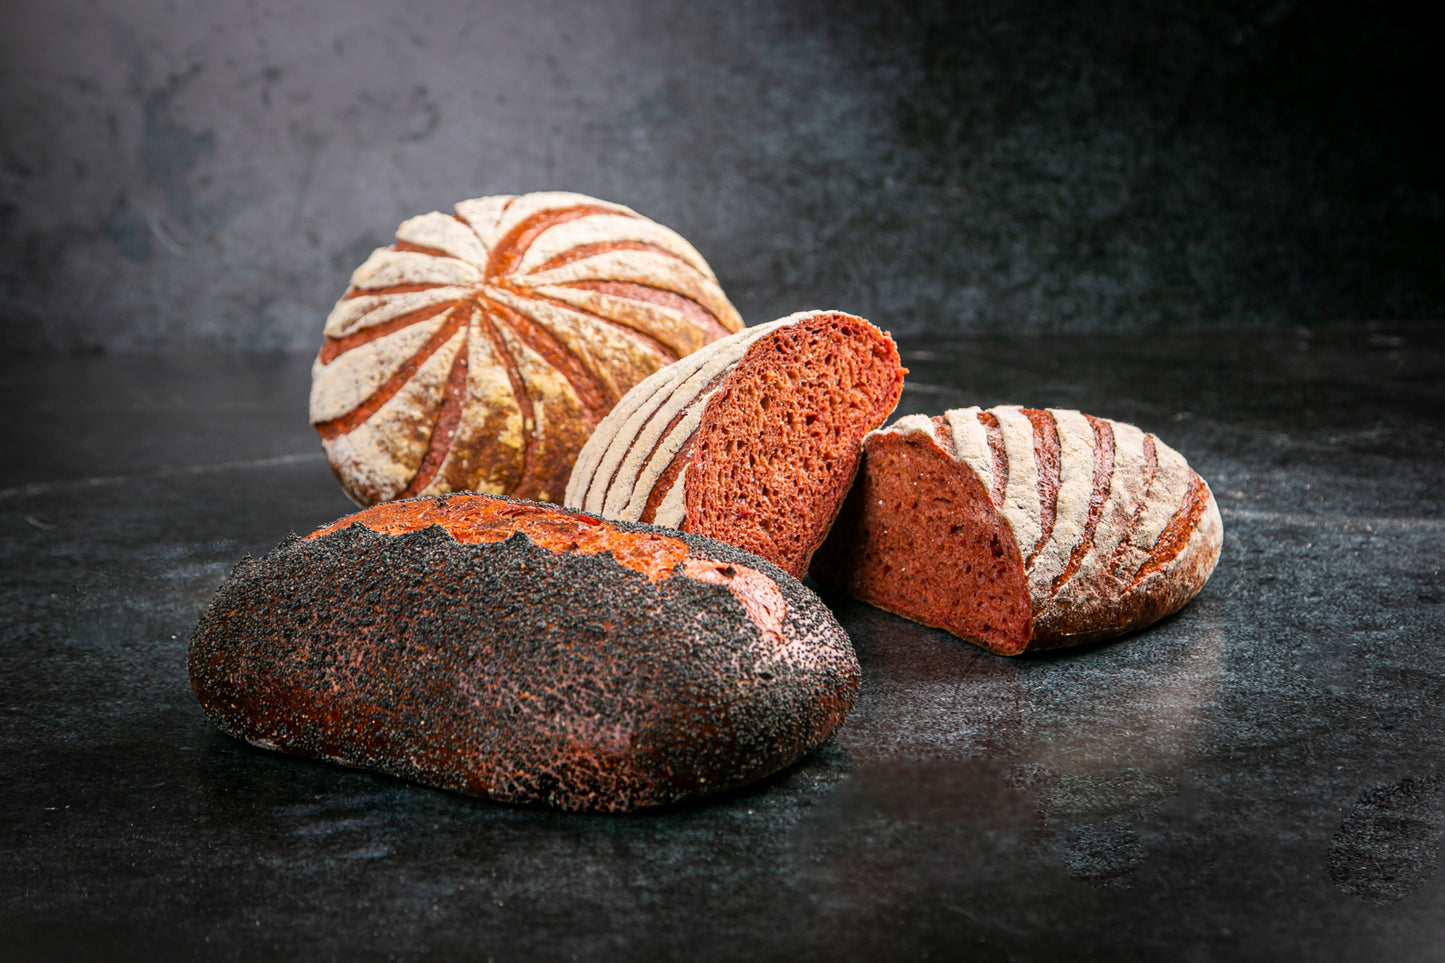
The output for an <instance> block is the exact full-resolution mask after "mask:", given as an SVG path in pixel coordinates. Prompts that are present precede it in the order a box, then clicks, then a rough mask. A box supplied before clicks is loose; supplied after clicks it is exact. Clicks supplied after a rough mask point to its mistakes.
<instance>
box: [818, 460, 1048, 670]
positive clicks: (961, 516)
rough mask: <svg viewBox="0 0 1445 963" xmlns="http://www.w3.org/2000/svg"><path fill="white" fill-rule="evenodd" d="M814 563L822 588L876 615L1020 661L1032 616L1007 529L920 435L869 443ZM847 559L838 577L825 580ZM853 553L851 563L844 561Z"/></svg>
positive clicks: (963, 475)
mask: <svg viewBox="0 0 1445 963" xmlns="http://www.w3.org/2000/svg"><path fill="white" fill-rule="evenodd" d="M867 462H868V464H867V470H866V471H864V472H863V473H862V476H861V479H860V481H859V483H858V484H857V485H856V486H854V488H853V491H852V492H851V493H850V495H849V496H848V501H847V503H846V504H845V505H844V508H843V511H842V513H841V514H840V515H839V517H838V524H837V525H836V526H835V528H834V531H833V535H832V539H833V540H834V541H833V542H832V543H831V544H830V545H829V547H828V548H827V549H824V552H823V554H821V555H820V556H819V559H820V561H819V565H820V566H822V567H825V569H828V570H824V571H820V572H819V574H820V575H821V576H823V577H824V579H825V580H828V581H833V582H835V583H836V580H837V579H838V578H839V577H842V578H844V579H845V582H844V584H843V585H842V586H841V587H843V588H845V589H846V590H848V591H849V592H852V593H855V594H861V595H863V596H864V597H866V598H867V599H868V600H869V601H870V602H872V603H873V604H874V605H876V606H878V607H879V608H882V609H885V610H887V611H890V612H896V613H897V614H899V615H903V616H906V617H908V618H910V619H913V620H914V621H919V622H923V623H924V624H925V625H934V626H937V627H939V628H943V629H947V630H948V631H950V632H954V633H956V634H960V635H966V636H968V637H970V638H976V639H979V640H981V641H983V642H984V643H985V644H986V645H987V646H988V647H989V648H991V649H993V650H994V651H997V652H1003V653H1005V654H1012V653H1014V652H1018V651H1022V649H1023V647H1024V645H1025V644H1026V643H1027V641H1028V638H1029V632H1030V628H1031V620H1032V613H1031V609H1030V605H1029V594H1028V584H1027V582H1026V580H1025V576H1024V572H1023V565H1022V563H1021V561H1020V558H1019V550H1018V545H1017V543H1016V541H1015V540H1014V538H1013V534H1012V532H1011V531H1010V530H1009V528H1008V522H1007V521H1005V520H1004V518H1003V516H1002V515H1000V514H999V512H998V509H997V508H996V507H995V506H994V504H993V502H992V501H991V500H990V499H989V497H988V493H987V492H986V491H984V488H983V485H982V484H981V483H980V482H979V480H978V478H977V477H976V476H974V475H973V473H972V472H970V471H968V470H966V469H964V468H962V467H961V466H959V465H958V463H957V462H955V461H954V460H953V459H951V458H950V457H949V456H948V455H947V454H945V453H944V452H943V451H942V450H941V449H940V448H939V447H938V446H937V445H935V444H934V443H932V442H931V441H929V440H927V439H926V438H924V437H923V436H921V435H892V434H890V435H882V436H877V435H875V436H874V437H873V439H872V440H871V441H870V443H869V446H868V454H867ZM839 553H842V554H844V555H847V556H848V558H847V559H846V561H847V565H846V566H845V567H844V569H843V571H844V572H846V574H841V573H840V572H838V571H832V570H831V569H832V568H833V567H834V566H833V563H834V562H835V561H837V560H838V559H837V558H836V557H837V556H838V555H839ZM853 553H856V558H854V557H852V556H853Z"/></svg>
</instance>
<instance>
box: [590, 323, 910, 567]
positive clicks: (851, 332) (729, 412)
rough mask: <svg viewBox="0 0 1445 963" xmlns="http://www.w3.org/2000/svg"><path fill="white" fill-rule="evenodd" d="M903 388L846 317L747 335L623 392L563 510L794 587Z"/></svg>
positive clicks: (882, 345)
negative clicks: (713, 548) (681, 545)
mask: <svg viewBox="0 0 1445 963" xmlns="http://www.w3.org/2000/svg"><path fill="white" fill-rule="evenodd" d="M903 374H904V371H903V369H902V368H901V367H900V366H899V364H898V350H897V348H896V347H895V345H894V344H893V340H892V339H891V338H890V337H889V336H888V335H887V334H885V333H883V332H881V331H879V330H878V329H877V328H875V327H874V326H873V325H871V324H869V323H868V322H867V321H864V320H863V319H862V318H857V317H854V316H852V315H849V314H842V313H840V312H836V311H805V312H800V313H798V314H793V315H789V316H788V317H786V318H781V319H779V320H777V321H774V322H771V323H769V324H763V325H758V326H757V327H753V328H748V329H747V330H746V331H742V332H740V333H738V334H735V335H732V336H731V337H728V338H723V339H721V340H719V341H716V342H714V343H712V344H710V345H708V346H707V347H705V348H703V349H701V350H699V351H698V352H697V353H696V354H694V355H692V356H690V357H687V358H684V359H683V360H681V361H679V362H677V363H676V364H673V365H670V366H668V367H666V368H664V369H662V370H661V371H659V372H657V373H656V374H654V375H653V376H651V377H650V378H648V379H647V380H645V381H643V382H642V383H640V384H639V385H637V387H635V388H633V389H632V391H630V392H629V393H628V394H627V396H626V397H625V398H623V399H622V401H620V402H619V403H618V404H617V406H616V407H615V408H614V409H613V410H612V411H611V413H609V414H608V416H607V417H606V418H604V419H603V421H602V423H601V424H600V425H599V426H598V428H597V431H596V432H595V433H594V434H593V436H592V438H591V439H590V440H589V441H588V443H587V445H586V446H585V447H584V448H583V449H582V453H581V454H580V455H579V456H578V458H577V464H576V465H575V467H574V468H573V471H572V477H571V479H570V480H569V481H568V484H567V495H566V504H567V505H568V506H570V507H573V508H580V509H583V510H586V511H590V512H596V513H598V514H600V515H603V516H605V517H608V518H617V519H622V520H626V521H641V522H652V523H655V524H658V525H666V526H670V527H672V528H679V529H682V530H685V531H689V532H698V533H701V534H704V535H709V536H711V537H713V538H718V539H721V540H723V541H725V542H729V543H731V544H734V545H739V546H741V547H743V548H745V549H747V550H748V551H751V552H755V553H756V554H758V555H761V556H762V557H764V558H766V559H768V560H769V561H771V562H773V563H774V564H776V565H777V566H779V567H780V568H782V569H783V570H784V571H786V572H789V573H790V574H793V575H798V576H800V575H802V573H803V572H805V571H807V568H808V560H809V559H810V558H811V557H812V555H813V552H814V551H816V550H817V548H818V546H819V545H821V544H822V541H823V538H824V537H825V536H826V535H827V533H828V528H829V526H830V525H832V523H833V518H834V516H836V514H837V512H838V508H839V506H840V505H841V504H842V501H843V498H844V496H845V495H846V494H847V492H848V486H849V485H850V484H851V483H852V480H853V474H854V472H855V471H856V469H857V463H858V457H859V454H860V452H861V448H860V443H861V440H862V438H863V436H864V435H865V434H866V433H867V432H868V431H870V430H872V429H873V428H876V427H878V426H879V425H881V424H882V423H883V421H884V420H885V419H886V418H887V417H888V415H889V413H890V412H892V410H893V407H894V406H895V405H896V404H897V403H898V396H899V393H900V391H901V390H902V383H903Z"/></svg>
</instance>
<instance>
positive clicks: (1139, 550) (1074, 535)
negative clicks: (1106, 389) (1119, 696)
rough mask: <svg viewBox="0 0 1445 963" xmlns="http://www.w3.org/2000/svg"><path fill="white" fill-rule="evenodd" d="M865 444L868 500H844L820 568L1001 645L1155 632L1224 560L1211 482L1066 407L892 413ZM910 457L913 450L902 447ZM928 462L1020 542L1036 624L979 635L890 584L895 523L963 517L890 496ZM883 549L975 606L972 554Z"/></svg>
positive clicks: (1145, 440) (917, 546)
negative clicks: (883, 556) (884, 558)
mask: <svg viewBox="0 0 1445 963" xmlns="http://www.w3.org/2000/svg"><path fill="white" fill-rule="evenodd" d="M909 446H913V447H912V448H911V449H910V448H909ZM864 449H865V456H864V464H863V469H862V471H863V476H864V477H863V480H862V481H861V482H860V486H866V487H867V488H868V490H869V492H870V494H869V495H868V496H867V497H866V498H862V497H860V498H857V499H853V498H850V500H849V502H848V505H847V506H846V507H845V509H844V516H845V517H844V519H843V520H841V521H840V523H839V525H838V526H837V528H836V529H835V535H834V538H833V539H831V540H830V542H829V543H828V544H827V545H826V546H825V547H824V549H823V550H822V551H821V552H820V553H819V559H818V563H817V564H815V566H814V569H813V571H814V575H815V576H816V577H817V578H818V579H819V580H820V581H821V582H823V583H825V584H828V585H832V586H835V587H838V588H840V589H842V590H844V591H847V592H849V593H850V594H852V595H854V596H855V597H858V598H860V599H862V600H864V601H868V602H871V603H873V604H876V605H879V607H883V608H886V609H888V610H889V611H892V612H895V613H897V614H900V615H903V616H905V617H907V618H911V619H914V620H915V621H919V622H923V623H924V624H928V625H934V626H937V627H940V628H944V629H946V630H948V631H950V632H953V633H954V634H955V635H959V636H960V637H962V638H967V639H968V640H969V641H971V642H975V643H977V644H979V645H981V646H983V647H985V648H988V649H990V650H992V651H995V652H999V653H1000V654H1004V655H1017V654H1020V653H1022V652H1025V651H1038V650H1042V649H1049V648H1056V647H1060V646H1068V645H1078V644H1081V643H1085V642H1092V641H1096V640H1099V639H1104V638H1109V637H1112V636H1116V635H1122V634H1124V633H1127V632H1131V631H1134V630H1136V629H1139V628H1142V627H1144V626H1146V625H1149V624H1151V623H1153V622H1155V621H1157V620H1159V619H1161V618H1163V617H1165V616H1167V615H1169V614H1171V613H1173V612H1176V611H1178V610H1179V609H1180V608H1182V607H1183V606H1184V605H1185V604H1186V603H1187V602H1188V601H1189V600H1190V599H1191V598H1193V597H1194V595H1196V594H1197V593H1198V592H1199V591H1200V589H1202V588H1203V587H1204V584H1205V582H1206V581H1207V580H1208V578H1209V576H1210V574H1211V573H1212V572H1213V570H1214V567H1215V565H1216V564H1217V562H1218V559H1219V552H1220V549H1221V547H1222V543H1223V525H1222V522H1221V519H1220V515H1219V507H1218V505H1217V504H1216V503H1215V500H1214V496H1213V494H1212V493H1211V492H1210V490H1209V486H1208V484H1207V483H1206V482H1205V481H1204V480H1203V479H1202V478H1200V477H1199V475H1198V474H1196V473H1195V472H1194V471H1193V470H1192V469H1191V468H1189V466H1188V464H1187V463H1186V462H1185V461H1184V459H1183V457H1181V456H1180V455H1179V454H1178V453H1177V452H1175V451H1174V450H1173V449H1171V448H1169V447H1168V446H1167V445H1165V444H1164V443H1163V442H1162V441H1160V440H1159V439H1157V438H1156V437H1154V436H1153V435H1148V434H1145V433H1143V432H1141V431H1139V429H1137V428H1135V427H1133V426H1132V425H1128V424H1125V423H1123V422H1116V421H1111V420H1108V419H1103V418H1094V417H1092V416H1089V415H1084V414H1081V413H1079V412H1077V411H1071V410H1067V409H1024V408H1018V407H1013V406H1000V407H997V408H992V409H988V410H982V409H979V408H966V409H955V410H952V411H949V412H946V413H945V414H943V415H941V416H938V417H936V418H927V417H924V416H922V415H912V416H909V417H907V418H902V419H899V421H898V422H896V423H895V424H893V425H891V426H889V427H888V428H887V429H885V430H884V431H879V432H873V433H872V434H870V435H869V437H868V438H867V439H866V440H865V442H864ZM909 450H913V451H917V452H919V454H917V455H914V456H905V455H900V454H899V453H900V452H906V451H909ZM885 453H886V454H885ZM910 457H911V458H912V459H913V461H912V462H910V461H909V460H908V459H909V458H910ZM919 459H929V460H931V461H933V462H938V461H940V460H942V461H943V462H944V463H946V464H948V465H951V466H952V467H951V469H950V471H952V472H953V474H954V477H956V478H958V479H959V480H961V481H966V482H967V483H968V484H969V485H972V486H976V487H977V488H979V489H981V490H982V492H983V495H984V497H985V498H986V499H987V501H986V503H985V504H987V505H988V506H989V509H990V511H989V517H990V518H991V519H995V520H996V521H997V523H999V524H1001V525H1002V530H1004V531H1006V532H1007V533H1008V534H1009V536H1010V537H1011V539H1012V544H1011V545H1009V546H1008V548H1009V551H1008V553H1007V556H1008V558H1009V559H1011V560H1012V561H1011V562H1010V563H1009V564H1011V565H1013V566H1014V567H1015V568H1017V569H1018V570H1019V571H1020V573H1021V574H1022V576H1023V583H1022V584H1023V585H1024V586H1026V588H1022V589H1017V590H1014V591H1016V592H1024V591H1026V593H1027V613H1028V618H1027V620H1026V621H1025V622H1024V623H1022V625H1021V627H1019V628H1017V629H1010V630H1009V631H1006V632H1005V631H997V624H996V623H997V621H998V620H997V619H996V618H995V620H994V621H995V624H994V625H993V626H992V627H991V628H990V630H989V631H987V632H982V631H979V630H978V629H977V627H976V624H975V623H976V621H977V620H975V621H974V622H969V620H968V619H965V618H962V617H960V616H959V615H958V614H957V612H955V614H953V615H945V614H943V612H942V609H943V608H944V606H940V605H939V604H937V603H936V602H935V601H929V600H926V599H923V598H922V597H921V596H920V597H914V598H909V596H908V593H907V592H906V591H904V590H903V589H902V587H901V586H900V585H895V584H892V583H893V582H895V581H897V579H896V578H891V577H890V576H889V575H888V574H886V573H883V572H881V571H880V570H879V556H880V550H879V548H878V546H879V545H880V544H881V543H882V541H883V540H884V539H885V538H886V535H885V534H884V533H886V532H887V531H888V529H889V526H890V525H892V526H894V527H895V528H897V527H898V526H900V525H909V524H919V523H920V522H921V521H922V520H921V519H920V518H918V517H917V514H916V513H917V511H925V510H926V511H929V512H934V513H943V514H945V515H946V514H947V513H949V512H950V511H953V510H954V508H953V507H952V504H953V503H952V502H950V500H949V498H946V497H943V496H942V495H940V497H938V498H935V499H932V500H930V501H929V502H928V503H927V504H928V508H927V509H918V510H909V509H907V508H898V507H896V505H894V504H893V503H897V502H898V501H899V500H898V499H896V498H895V499H892V502H890V498H889V497H888V493H890V492H894V491H897V490H898V489H899V488H900V486H902V485H905V484H906V483H907V477H908V476H909V475H910V473H912V472H913V471H914V470H913V469H912V468H910V467H909V465H910V464H918V465H920V466H921V465H922V461H919ZM900 466H901V467H900ZM920 470H921V469H920ZM880 473H884V474H883V475H880ZM884 475H886V477H884ZM960 490H961V489H960ZM955 501H956V498H955ZM988 524H993V522H989V523H988ZM977 526H978V522H977V521H974V522H969V523H968V524H967V525H965V524H964V523H963V522H958V523H957V524H954V525H952V526H941V527H943V528H950V529H951V530H953V531H958V530H959V529H960V528H968V529H969V530H976V529H977ZM965 534H967V532H965ZM889 545H890V549H889V551H891V552H893V553H894V559H893V561H892V562H890V563H889V564H894V563H896V564H897V565H898V566H900V567H901V568H904V569H906V570H908V571H910V572H922V571H925V570H926V571H927V572H928V573H929V575H928V577H929V578H934V579H937V580H939V581H941V582H943V583H946V584H948V585H950V586H952V588H950V590H949V591H950V592H951V597H952V598H953V599H954V600H955V602H956V603H957V605H955V606H954V607H955V608H956V609H957V611H959V612H961V611H964V610H965V609H967V608H968V605H970V604H971V603H969V602H968V600H967V598H966V593H968V592H972V591H977V590H979V585H980V584H981V583H978V582H977V579H976V576H974V575H971V574H968V573H972V572H973V571H974V568H973V566H974V563H973V562H972V561H971V560H970V559H965V558H964V557H963V555H962V554H958V555H955V554H954V553H953V552H952V550H950V549H949V547H948V546H947V545H944V546H943V547H939V546H938V545H936V544H928V543H927V540H924V539H914V540H906V539H905V540H902V542H899V541H897V540H896V539H895V541H893V542H890V543H889ZM890 579H891V580H890ZM951 604H952V603H951ZM958 606H962V608H958Z"/></svg>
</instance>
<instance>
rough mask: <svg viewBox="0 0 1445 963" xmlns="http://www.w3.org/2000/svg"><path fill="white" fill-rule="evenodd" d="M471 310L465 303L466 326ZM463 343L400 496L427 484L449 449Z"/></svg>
mask: <svg viewBox="0 0 1445 963" xmlns="http://www.w3.org/2000/svg"><path fill="white" fill-rule="evenodd" d="M475 311H476V307H475V306H468V309H467V320H466V325H467V326H468V327H470V326H471V324H472V318H471V316H472V314H473V313H474V312H475ZM467 345H468V342H467V339H465V338H463V339H462V344H461V347H460V348H458V349H457V356H456V357H455V358H454V359H452V367H451V370H450V371H448V372H447V380H446V383H445V384H444V385H443V387H442V403H441V409H440V411H439V413H438V415H437V420H436V423H435V425H434V427H433V428H432V433H431V438H430V439H429V440H428V441H427V449H426V454H425V455H423V456H422V459H421V464H420V465H418V466H417V470H416V474H415V475H413V476H412V478H411V481H410V482H408V483H407V486H406V488H404V489H403V490H402V493H401V495H400V496H399V497H401V498H410V497H411V496H413V495H418V494H420V493H421V492H422V490H423V489H425V488H426V487H427V486H428V485H430V484H431V483H432V479H434V478H435V477H436V474H437V472H438V471H439V470H441V467H442V465H443V464H444V463H445V462H446V459H447V455H448V454H450V452H451V447H452V442H453V441H454V440H455V439H456V432H457V427H458V426H459V425H460V424H461V420H462V408H463V406H464V405H465V404H466V394H467V370H468V364H469V360H468V351H467Z"/></svg>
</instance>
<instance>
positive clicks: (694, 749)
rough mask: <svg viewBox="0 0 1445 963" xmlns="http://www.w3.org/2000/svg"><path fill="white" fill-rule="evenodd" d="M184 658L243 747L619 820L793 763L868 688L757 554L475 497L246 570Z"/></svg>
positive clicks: (422, 508)
mask: <svg viewBox="0 0 1445 963" xmlns="http://www.w3.org/2000/svg"><path fill="white" fill-rule="evenodd" d="M188 667H189V671H190V677H191V683H192V686H193V687H194V689H195V692H196V696H197V698H198V699H199V700H200V703H201V706H202V707H203V708H204V710H205V712H206V714H207V715H208V716H209V717H210V718H211V720H212V721H213V722H214V723H215V724H216V725H217V726H218V727H219V728H221V729H222V730H223V731H225V732H227V733H229V734H231V735H233V736H237V737H239V738H241V739H245V740H247V741H248V742H252V743H255V744H256V745H260V746H265V747H268V748H273V749H278V750H281V751H283V752H290V753H296V754H299V755H303V756H309V757H312V758H316V759H327V760H331V761H333V762H339V763H342V764H344V765H348V766H356V767H359V768H363V769H371V770H376V771H379V772H385V773H390V774H392V775H396V776H401V777H404V778H407V779H413V780H416V781H418V782H423V783H427V784H430V785H433V786H440V787H444V788H447V789H454V790H457V791H459V792H464V793H470V794H473V795H479V796H489V797H491V798H493V799H498V800H503V801H509V802H511V801H515V802H529V803H540V804H545V805H549V806H555V807H559V808H562V809H574V810H606V811H618V812H620V811H626V810H632V809H638V808H641V807H645V806H655V805H659V804H663V803H671V802H677V801H679V800H683V799H687V798H689V797H693V796H700V795H703V794H706V793H712V792H717V791H719V790H724V789H729V788H732V787H736V786H741V785H745V784H747V783H749V782H752V781H754V780H756V779H759V778H762V777H763V776H766V775H768V774H770V773H772V772H775V771H777V770H779V769H781V768H783V767H784V766H787V765H789V764H790V763H792V762H793V761H794V760H796V759H798V758H799V757H800V756H802V755H803V754H804V753H806V752H807V751H809V750H810V749H812V748H813V747H815V746H817V745H818V744H819V743H820V742H822V741H823V740H824V739H826V738H827V737H828V735H829V733H831V732H832V731H833V729H834V728H835V727H836V726H837V725H838V724H839V723H840V722H842V720H843V719H844V717H845V716H846V715H847V713H848V710H849V709H850V708H851V707H852V704H853V700H854V699H855V697H856V695H857V692H858V682H859V671H858V662H857V659H856V657H855V656H854V653H853V648H852V644H851V643H850V642H849V640H848V637H847V635H846V634H845V633H844V632H843V630H842V628H841V627H840V626H839V625H838V623H837V622H836V621H835V620H834V619H833V617H832V616H831V615H830V614H829V612H828V610H827V609H826V608H824V607H823V605H822V603H821V602H820V601H819V600H818V598H817V596H815V595H813V593H812V592H811V591H809V590H808V589H806V588H804V587H803V586H802V585H801V584H799V583H798V582H797V581H796V580H795V579H792V578H790V577H788V576H787V575H785V574H784V573H782V572H780V571H778V570H777V569H776V568H774V567H773V566H771V565H769V564H768V563H767V562H765V561H763V560H762V559H759V558H756V557H754V556H751V555H748V554H747V553H745V552H741V551H739V550H738V549H736V548H733V547H732V546H729V545H724V544H722V543H719V542H714V541H712V540H709V539H705V538H698V537H695V536H683V535H679V534H678V533H677V532H668V531H664V530H661V529H657V528H653V527H651V526H645V525H625V524H618V523H613V522H607V521H604V520H601V519H598V518H594V517H591V516H587V515H582V514H578V513H575V512H569V511H566V510H563V509H560V508H556V507H553V506H546V505H539V504H536V503H530V502H516V501H510V500H507V499H500V498H490V497H487V496H481V495H453V496H450V497H443V498H425V499H413V500H409V501H402V502H393V503H390V504H386V505H380V506H377V507H375V508H372V509H369V510H367V511H363V512H361V513H359V514H356V515H352V516H350V517H348V518H344V519H342V520H341V521H339V522H336V523H335V524H333V525H329V526H327V527H325V528H323V529H321V530H319V531H318V532H316V533H314V534H313V535H311V536H308V537H307V538H305V539H296V540H292V541H289V542H287V543H285V544H283V545H281V546H280V547H278V548H277V549H275V550H274V551H272V552H271V553H269V554H268V555H266V556H265V557H264V558H262V559H260V560H259V561H255V562H252V561H249V560H248V561H246V562H243V563H242V564H241V565H239V566H238V567H237V569H236V571H235V572H234V573H233V574H232V575H231V577H230V578H229V579H228V580H227V581H226V583H225V584H224V585H223V586H222V587H221V590H220V592H219V593H218V594H217V596H216V598H215V600H214V601H213V602H212V603H211V606H210V608H209V609H208V610H207V611H206V613H205V615H204V616H203V617H202V619H201V621H200V624H199V625H198V626H197V628H196V632H195V635H194V637H193V639H192V642H191V647H190V655H189V660H188Z"/></svg>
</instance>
